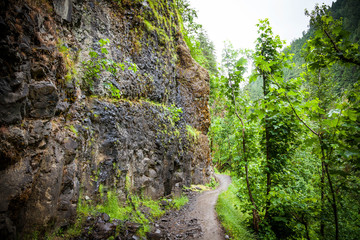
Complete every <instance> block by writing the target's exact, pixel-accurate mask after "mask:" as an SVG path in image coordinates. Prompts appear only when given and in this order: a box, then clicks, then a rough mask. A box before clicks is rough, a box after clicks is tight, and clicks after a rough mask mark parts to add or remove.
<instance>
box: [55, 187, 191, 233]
mask: <svg viewBox="0 0 360 240" xmlns="http://www.w3.org/2000/svg"><path fill="white" fill-rule="evenodd" d="M99 192H100V195H101V196H102V197H103V195H104V194H106V196H107V198H106V201H105V202H104V203H102V204H97V205H96V206H95V205H94V204H92V202H91V200H87V201H85V200H83V197H82V194H81V193H80V198H79V202H78V207H77V219H76V221H75V223H74V224H73V225H72V226H70V227H69V228H68V229H67V230H66V231H65V232H58V233H57V234H56V235H57V236H60V237H63V238H65V239H67V238H73V237H77V236H80V235H81V233H82V230H83V224H84V223H85V221H86V218H87V217H88V216H90V215H96V214H97V213H106V214H108V215H109V216H110V220H111V221H112V220H114V219H119V220H122V221H125V220H127V221H132V222H136V223H140V224H141V228H140V229H139V230H138V232H137V234H138V235H139V236H141V237H145V234H146V232H149V231H150V222H152V221H154V220H156V219H158V218H160V217H161V216H162V215H164V214H165V213H166V211H168V210H171V209H177V210H179V209H180V208H181V207H182V206H184V205H185V204H186V203H187V202H188V201H189V199H188V197H187V196H184V195H182V196H180V197H177V198H174V199H165V198H164V199H159V200H152V199H150V198H148V197H143V196H137V195H128V197H127V200H126V201H125V202H120V201H119V199H118V196H117V194H116V192H115V191H108V192H107V193H103V192H102V185H100V187H99ZM163 201H166V202H168V205H167V206H165V207H164V206H163V204H162V202H163Z"/></svg>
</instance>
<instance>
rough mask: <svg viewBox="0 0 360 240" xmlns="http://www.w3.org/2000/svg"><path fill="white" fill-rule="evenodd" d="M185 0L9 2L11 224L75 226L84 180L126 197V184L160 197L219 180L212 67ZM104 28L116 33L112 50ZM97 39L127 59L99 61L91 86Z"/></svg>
mask: <svg viewBox="0 0 360 240" xmlns="http://www.w3.org/2000/svg"><path fill="white" fill-rule="evenodd" d="M55 2H56V3H55ZM61 4H63V5H61ZM66 4H67V5H66ZM69 4H70V5H69ZM175 6H176V5H175V1H168V0H167V1H165V0H156V1H155V0H153V1H150V0H147V1H130V0H127V1H115V0H108V1H101V3H100V2H98V1H85V0H84V1H54V3H53V2H52V1H39V0H27V1H15V0H10V1H2V2H1V3H0V7H1V9H3V10H2V11H1V17H2V19H3V20H4V23H5V25H4V24H2V25H1V27H2V29H3V30H4V31H1V35H2V36H3V38H2V39H4V41H2V42H1V43H0V49H1V50H2V51H1V52H2V55H1V56H0V61H1V62H2V63H7V64H3V71H2V72H1V76H0V77H1V81H2V83H3V84H2V85H1V86H0V124H1V128H0V158H1V159H2V162H1V171H2V174H1V176H0V180H1V181H0V194H1V196H2V198H1V202H0V210H1V212H2V214H1V216H0V221H1V222H5V223H6V224H5V225H2V228H3V229H1V231H0V232H1V234H2V233H4V234H6V236H10V237H11V236H12V237H16V236H17V237H21V236H22V234H23V233H26V232H28V233H29V232H33V231H36V233H39V234H43V233H44V232H46V231H49V230H51V229H55V228H58V227H63V228H66V226H68V225H69V224H70V223H71V222H74V221H75V219H76V209H77V203H78V200H79V196H80V189H82V196H83V197H84V198H86V199H89V201H92V202H93V203H94V204H96V202H101V201H102V199H101V196H100V194H99V186H100V185H102V186H104V189H116V192H117V193H118V197H119V199H120V200H121V199H124V198H125V197H126V192H127V191H132V192H133V193H137V194H144V195H147V196H150V197H153V198H158V197H161V196H163V195H168V194H170V193H172V192H179V190H180V189H181V188H182V186H183V185H190V184H192V183H194V184H204V183H206V182H208V181H210V179H211V176H212V170H211V165H210V164H211V163H210V152H209V145H208V139H207V137H206V133H207V131H208V127H209V123H210V117H209V110H208V95H209V76H208V74H207V72H206V71H205V70H204V69H203V68H202V67H200V66H199V65H198V64H197V63H196V62H195V61H194V60H193V59H192V58H191V56H190V53H189V49H188V48H187V46H186V45H185V43H184V40H183V38H182V35H181V26H180V23H181V21H180V19H179V18H178V16H179V14H178V12H177V10H176V8H175ZM65 10H67V11H65ZM65 13H66V14H65ZM70 16H71V17H70ZM19 22H21V23H22V24H21V25H19V24H17V23H19ZM100 39H109V44H108V45H106V48H107V51H108V53H107V54H104V53H101V46H100V45H99V40H100ZM90 51H94V52H96V53H98V54H99V55H100V56H101V57H102V56H103V57H104V58H106V60H109V61H112V62H114V63H117V64H124V66H125V67H124V70H121V71H118V72H117V74H116V76H112V75H111V74H110V73H109V71H101V73H100V74H99V76H98V77H96V78H94V79H92V80H93V83H94V85H93V88H92V89H91V91H90V90H89V91H88V92H87V91H86V81H85V80H84V72H85V71H86V69H84V64H83V62H86V61H88V60H90V59H91V57H90V56H89V52H90ZM101 54H103V55H101ZM134 64H136V66H137V71H134V70H131V68H130V67H131V66H135V65H134ZM106 83H111V84H112V86H113V87H114V88H116V89H117V91H118V92H119V94H118V96H116V97H114V96H113V95H112V93H111V91H110V90H109V87H108V85H106ZM84 85H85V87H84ZM174 109H175V110H176V109H181V112H180V111H179V112H176V111H174ZM174 114H175V115H174ZM187 126H191V127H192V128H193V129H196V132H197V134H196V144H194V140H192V139H191V138H189V136H188V131H187V129H186V127H187ZM194 131H195V130H194Z"/></svg>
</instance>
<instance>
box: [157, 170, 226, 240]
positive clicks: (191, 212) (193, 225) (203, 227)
mask: <svg viewBox="0 0 360 240" xmlns="http://www.w3.org/2000/svg"><path fill="white" fill-rule="evenodd" d="M216 177H217V178H218V180H219V183H220V185H219V186H218V188H217V189H215V190H212V191H205V192H203V193H200V194H195V195H192V196H190V201H189V203H188V204H187V205H186V206H185V207H184V208H182V209H181V210H180V211H177V212H172V213H170V214H167V215H165V216H164V217H162V218H161V219H160V220H158V221H157V222H156V223H155V226H154V227H155V228H157V229H156V231H157V232H161V233H162V234H161V235H162V236H163V237H165V238H164V239H171V240H172V239H203V240H210V239H211V240H224V239H225V233H224V231H223V229H222V227H221V224H220V222H219V221H218V219H217V215H216V211H215V204H216V201H217V199H218V196H219V194H220V193H221V192H222V191H224V190H226V189H227V188H228V186H229V185H230V183H231V178H230V176H227V175H219V174H216ZM192 194H194V193H192ZM154 239H155V238H154Z"/></svg>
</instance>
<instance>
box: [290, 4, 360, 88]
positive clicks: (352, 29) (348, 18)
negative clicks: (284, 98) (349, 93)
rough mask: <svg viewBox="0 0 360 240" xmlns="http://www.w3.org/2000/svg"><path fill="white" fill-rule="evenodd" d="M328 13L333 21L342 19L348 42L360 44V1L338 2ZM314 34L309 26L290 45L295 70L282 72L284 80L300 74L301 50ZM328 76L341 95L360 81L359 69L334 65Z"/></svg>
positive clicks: (302, 61) (302, 57)
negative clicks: (331, 78) (331, 77)
mask: <svg viewBox="0 0 360 240" xmlns="http://www.w3.org/2000/svg"><path fill="white" fill-rule="evenodd" d="M330 12H331V15H332V16H333V17H334V19H342V23H343V28H344V29H345V30H346V31H347V32H348V34H349V35H350V36H349V40H350V41H352V42H357V43H360V1H359V0H338V1H336V2H334V3H333V4H332V6H331V7H330ZM314 32H315V30H314V28H313V27H311V26H310V28H309V29H308V30H307V31H304V32H303V36H302V37H301V38H299V39H296V40H295V41H293V42H292V43H291V46H290V52H291V53H293V54H294V57H293V62H294V63H295V65H296V66H295V69H293V70H287V71H285V72H284V74H285V78H286V79H289V78H294V77H298V76H299V74H300V73H301V72H302V67H301V65H302V64H303V63H304V62H305V60H304V56H303V53H302V51H301V49H302V48H303V46H304V44H306V41H307V40H309V39H310V38H311V37H312V36H313V35H314ZM294 70H295V71H294ZM330 75H331V76H333V82H334V91H335V92H336V93H341V92H343V91H344V90H346V89H348V88H349V87H350V86H352V85H353V83H355V82H356V81H357V80H359V79H360V67H358V66H344V65H340V64H334V65H333V66H332V68H331V70H330Z"/></svg>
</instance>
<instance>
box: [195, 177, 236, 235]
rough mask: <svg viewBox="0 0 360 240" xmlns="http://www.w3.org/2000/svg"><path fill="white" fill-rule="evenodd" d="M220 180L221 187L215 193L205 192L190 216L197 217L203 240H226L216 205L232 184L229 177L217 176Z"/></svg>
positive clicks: (198, 199)
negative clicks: (223, 192) (221, 194)
mask: <svg viewBox="0 0 360 240" xmlns="http://www.w3.org/2000/svg"><path fill="white" fill-rule="evenodd" d="M216 177H217V178H218V179H219V182H220V186H219V187H218V188H217V189H216V190H213V191H209V192H204V193H203V194H202V195H200V196H199V197H198V198H197V200H196V203H195V206H194V210H193V211H192V212H190V213H189V215H190V216H197V218H198V219H199V220H200V225H201V227H202V231H203V237H202V238H201V239H204V240H205V239H206V240H208V239H212V240H223V239H225V238H224V236H225V234H224V232H223V230H222V228H221V224H220V223H219V221H218V219H217V214H216V211H215V204H216V201H217V199H218V196H219V194H220V193H221V192H222V191H224V190H226V189H227V188H228V186H229V184H230V183H231V179H230V177H229V176H227V175H216Z"/></svg>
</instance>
